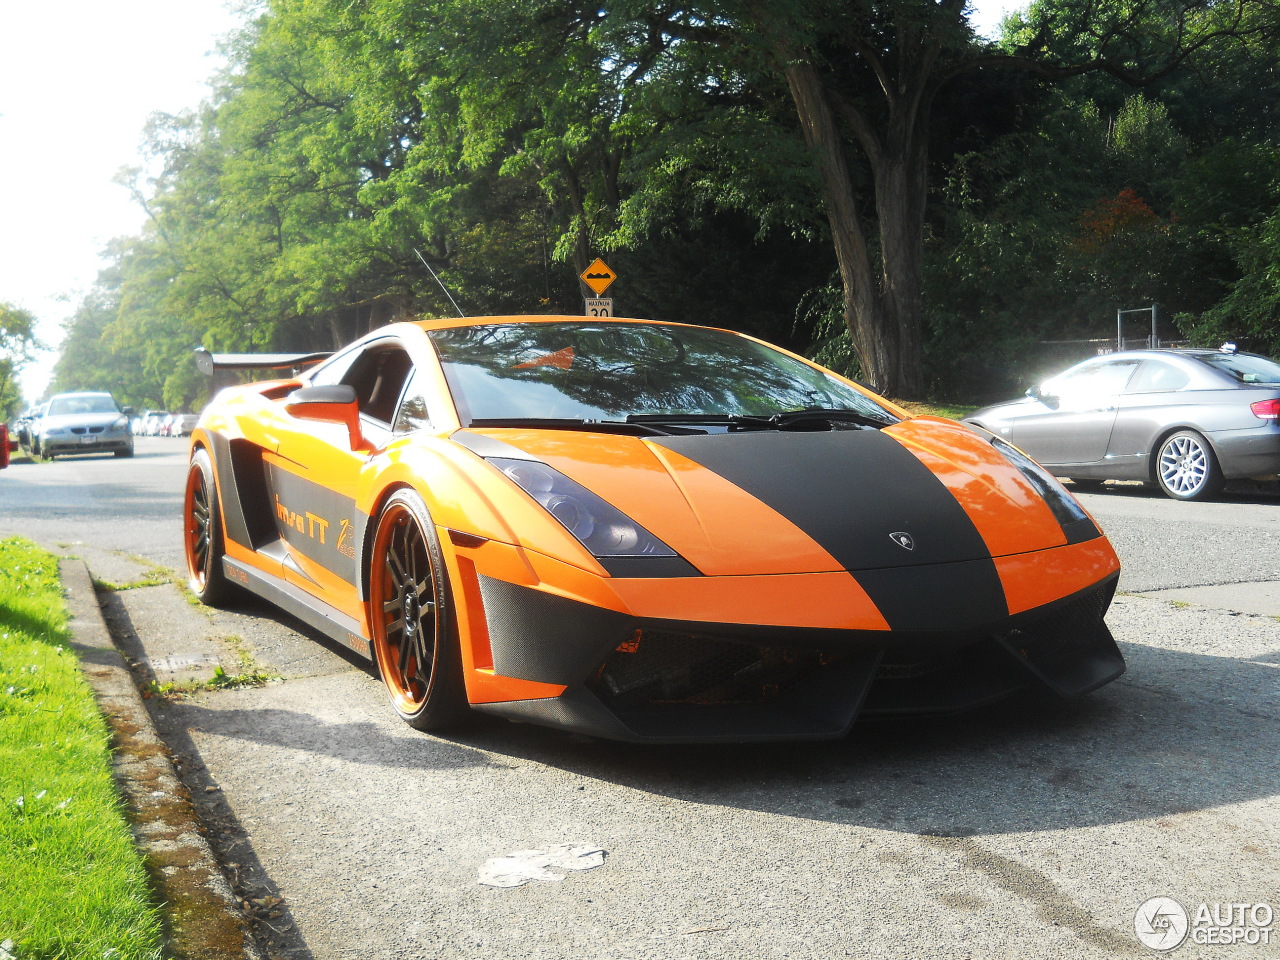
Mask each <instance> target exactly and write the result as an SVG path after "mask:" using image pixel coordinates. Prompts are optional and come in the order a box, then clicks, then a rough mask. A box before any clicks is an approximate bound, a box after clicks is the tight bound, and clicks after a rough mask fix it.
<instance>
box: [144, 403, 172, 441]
mask: <svg viewBox="0 0 1280 960" xmlns="http://www.w3.org/2000/svg"><path fill="white" fill-rule="evenodd" d="M168 415H169V411H168V410H147V411H146V412H145V413H143V415H142V431H141V432H142V435H143V436H144V437H158V436H160V425H161V424H162V423H164V418H165V417H167V416H168Z"/></svg>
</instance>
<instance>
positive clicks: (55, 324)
mask: <svg viewBox="0 0 1280 960" xmlns="http://www.w3.org/2000/svg"><path fill="white" fill-rule="evenodd" d="M971 5H972V7H973V8H974V10H975V23H974V25H975V27H976V28H977V29H978V31H979V32H981V33H984V34H988V35H990V34H993V33H994V32H995V31H996V30H997V29H998V27H999V22H1000V19H1001V17H1002V16H1003V15H1004V13H1005V12H1006V11H1007V10H1009V9H1017V8H1018V7H1019V6H1020V4H1018V3H1017V2H1016V0H1013V2H1005V0H971ZM237 8H238V4H237V3H236V2H235V0H40V2H39V3H23V2H20V0H12V2H8V3H5V9H4V17H3V32H2V33H0V184H3V185H4V194H5V196H4V203H3V207H2V208H0V209H2V210H3V214H2V216H0V301H2V302H7V303H12V304H14V305H15V306H18V307H22V308H24V309H27V310H30V311H31V312H32V313H34V314H35V315H36V317H37V318H38V321H39V326H38V330H39V335H40V337H41V338H42V339H43V340H44V341H45V342H46V343H48V344H49V345H50V346H52V347H54V348H56V347H57V346H58V344H59V343H60V342H61V339H62V324H63V322H64V321H65V320H66V319H67V318H68V317H70V316H71V314H72V313H74V312H75V308H76V306H77V305H78V304H79V302H80V300H81V298H82V297H83V296H84V294H85V293H87V292H88V290H89V289H90V288H91V287H92V285H93V282H94V280H95V279H96V278H97V275H98V271H99V270H100V269H101V268H102V267H103V266H104V265H105V263H104V261H103V260H102V259H101V254H102V252H103V250H104V248H105V246H106V244H107V242H108V241H109V240H111V239H112V238H113V237H118V236H127V235H132V234H136V233H137V232H138V231H139V230H140V229H141V226H142V222H143V219H144V214H143V212H142V209H141V208H140V207H139V206H138V205H136V204H135V203H134V202H133V200H132V199H131V198H130V196H129V193H128V191H127V190H126V189H125V188H124V187H122V186H119V185H118V184H116V183H114V182H113V178H114V177H115V175H116V173H117V172H118V171H119V170H121V169H122V168H124V167H133V166H139V165H140V164H141V163H142V159H141V154H140V149H139V148H140V145H141V141H142V132H143V128H144V126H145V125H146V122H147V118H148V117H149V116H150V115H151V114H152V113H156V112H162V113H178V112H180V111H182V110H184V109H187V108H191V107H195V106H197V105H198V104H199V103H200V102H201V101H202V100H204V99H205V98H206V97H207V96H208V94H209V85H208V81H209V80H210V78H211V77H212V76H213V74H214V73H215V72H216V71H217V70H218V69H219V67H221V66H222V65H223V63H224V60H223V58H222V57H221V56H220V55H219V54H218V53H217V48H218V46H219V44H220V42H221V41H222V39H223V38H224V37H226V35H227V34H228V33H230V32H231V31H232V30H234V29H235V28H236V27H238V26H239V25H240V24H241V23H242V22H243V21H242V15H241V14H239V13H237V12H235V11H236V9H237ZM56 356H57V354H56V349H55V350H51V351H48V352H46V353H45V354H44V355H42V356H41V358H40V359H39V361H38V362H36V363H34V364H31V365H30V366H29V367H28V368H27V370H26V371H25V375H24V376H23V389H24V392H25V395H26V399H27V400H28V401H34V400H36V399H38V398H39V397H40V395H41V394H42V393H43V392H44V389H45V387H46V386H47V385H48V381H49V378H50V376H51V374H52V369H53V363H54V360H55V359H56Z"/></svg>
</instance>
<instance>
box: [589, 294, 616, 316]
mask: <svg viewBox="0 0 1280 960" xmlns="http://www.w3.org/2000/svg"><path fill="white" fill-rule="evenodd" d="M587 316H588V317H612V316H613V297H605V298H604V299H600V300H592V299H590V298H588V299H587Z"/></svg>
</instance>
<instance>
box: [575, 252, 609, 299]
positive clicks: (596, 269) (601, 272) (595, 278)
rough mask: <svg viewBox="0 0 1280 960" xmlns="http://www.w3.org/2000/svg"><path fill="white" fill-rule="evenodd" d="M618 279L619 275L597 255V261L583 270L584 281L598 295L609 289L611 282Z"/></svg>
mask: <svg viewBox="0 0 1280 960" xmlns="http://www.w3.org/2000/svg"><path fill="white" fill-rule="evenodd" d="M617 279H618V275H617V274H616V273H614V272H613V269H612V268H611V267H610V266H609V265H608V264H607V263H605V262H604V261H603V260H601V259H600V258H599V257H596V260H595V263H593V264H591V266H589V267H587V269H585V270H583V271H582V282H583V283H585V284H586V285H587V286H588V287H590V288H591V289H592V290H594V291H595V292H596V296H597V297H598V296H600V294H602V293H604V292H605V291H606V290H608V289H609V284H611V283H613V281H615V280H617Z"/></svg>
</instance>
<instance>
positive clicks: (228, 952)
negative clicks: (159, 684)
mask: <svg viewBox="0 0 1280 960" xmlns="http://www.w3.org/2000/svg"><path fill="white" fill-rule="evenodd" d="M59 573H60V574H61V578H62V584H63V587H64V590H65V592H66V599H67V608H68V611H69V612H70V615H71V617H70V622H69V626H70V629H71V638H72V647H73V649H74V650H75V651H76V654H77V655H78V656H79V658H80V663H81V669H82V671H83V673H84V676H85V677H86V678H87V679H88V681H89V683H90V685H91V686H92V687H93V689H94V693H95V694H96V696H97V699H98V704H99V707H100V709H101V710H102V713H103V715H104V716H105V717H106V720H107V723H108V725H109V726H110V728H111V730H112V732H113V741H114V742H113V747H114V751H113V758H112V764H113V773H114V775H115V778H116V782H117V783H118V784H119V785H120V790H121V793H122V794H123V795H124V798H125V801H126V803H127V804H128V808H129V813H130V820H131V823H132V828H133V832H134V836H135V838H136V839H137V842H138V845H139V848H140V849H141V850H142V852H143V854H144V856H145V857H146V861H147V866H148V869H149V871H150V873H151V876H152V878H153V881H154V882H155V883H156V885H157V887H158V889H159V892H160V895H161V896H162V897H163V899H164V901H165V902H166V904H167V905H168V908H169V909H168V910H167V914H166V921H167V923H166V925H167V932H168V934H169V937H170V940H171V950H172V952H173V953H174V954H175V955H177V956H182V957H188V958H191V960H231V958H245V957H248V958H254V960H259V958H261V957H262V956H263V954H262V953H261V951H260V950H259V949H258V947H257V945H256V943H255V942H254V940H253V936H252V934H251V931H250V927H249V924H248V922H247V920H246V918H245V916H244V914H243V913H242V912H241V910H240V908H239V900H238V899H237V898H236V897H235V895H234V894H233V893H232V891H231V887H230V886H229V885H228V883H227V881H226V878H225V877H224V876H223V874H222V869H221V867H220V866H219V864H218V862H217V859H216V858H215V857H214V855H213V852H212V850H211V849H210V847H209V844H208V842H207V841H206V839H205V837H204V827H203V825H202V824H201V821H200V818H199V817H198V816H197V815H196V811H195V807H194V805H193V804H192V800H191V795H190V793H189V792H188V790H187V788H186V787H185V786H184V785H183V783H182V781H181V779H180V778H179V776H178V772H177V771H176V770H175V769H174V765H173V762H172V761H171V759H170V754H169V750H168V748H167V747H166V745H165V743H164V742H163V741H162V740H161V738H160V736H159V735H158V733H157V732H156V728H155V725H154V724H153V723H152V719H151V715H150V713H149V712H148V711H147V708H146V705H145V704H144V702H143V698H142V696H141V694H140V693H139V690H138V686H137V685H136V683H135V680H134V671H133V670H132V669H131V668H130V665H129V664H128V663H127V662H126V661H125V658H124V656H123V655H122V654H121V652H120V650H119V649H118V648H117V647H116V646H115V644H114V642H113V641H112V637H111V634H110V632H109V631H108V629H107V625H106V623H105V622H104V619H103V615H102V610H101V608H100V606H99V604H98V597H97V593H96V591H95V590H94V588H93V582H92V580H91V579H90V576H89V569H88V567H87V566H86V565H85V562H84V561H83V560H78V559H63V560H62V561H61V563H60V564H59Z"/></svg>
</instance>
